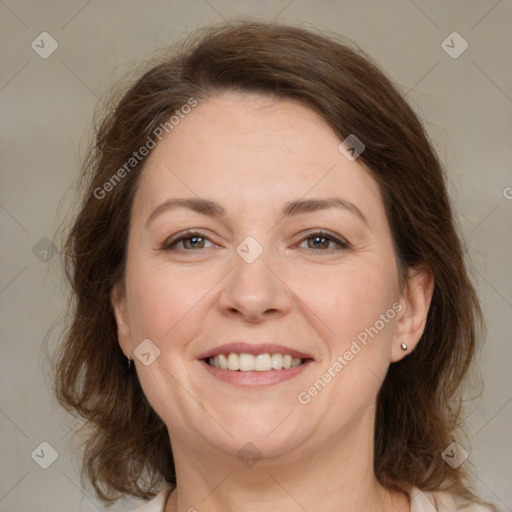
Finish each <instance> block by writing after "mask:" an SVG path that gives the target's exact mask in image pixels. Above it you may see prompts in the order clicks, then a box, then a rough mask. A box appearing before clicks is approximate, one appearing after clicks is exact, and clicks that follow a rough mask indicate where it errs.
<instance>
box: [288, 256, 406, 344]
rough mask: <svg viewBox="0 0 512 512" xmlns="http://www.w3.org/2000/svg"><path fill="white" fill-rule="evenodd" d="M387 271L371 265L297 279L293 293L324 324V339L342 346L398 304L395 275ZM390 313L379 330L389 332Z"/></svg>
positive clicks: (382, 267)
mask: <svg viewBox="0 0 512 512" xmlns="http://www.w3.org/2000/svg"><path fill="white" fill-rule="evenodd" d="M389 268H390V266H386V265H384V264H382V263H375V264H374V263H371V262H368V263H367V264H357V265H356V264H354V265H347V266H341V265H340V266H338V267H336V268H334V267H333V268H332V270H331V271H330V272H319V273H317V274H315V276H314V278H312V277H310V278H308V279H305V278H304V276H302V277H299V276H297V279H296V281H295V284H294V292H296V293H297V295H298V296H299V297H300V299H301V300H302V301H304V303H305V304H306V305H307V306H308V307H309V308H310V310H311V311H312V312H314V313H315V315H316V316H317V317H318V319H319V320H321V321H322V322H323V323H324V324H325V329H324V330H325V332H326V335H327V336H328V337H329V338H331V339H332V340H335V341H336V343H338V344H341V345H343V344H345V343H346V342H347V341H349V342H350V341H351V340H352V339H353V338H355V337H356V336H357V335H358V334H359V333H360V332H362V331H364V329H365V328H369V327H371V326H373V325H374V324H375V322H376V321H378V320H379V318H380V315H381V314H386V312H387V311H388V310H389V309H390V308H392V305H393V303H394V302H395V301H396V300H397V297H398V294H397V286H396V284H395V281H396V275H395V274H394V273H392V272H390V271H389ZM391 268H392V267H391ZM393 313H394V312H393V311H391V313H390V314H389V315H388V316H387V317H386V320H387V322H386V327H385V329H382V330H385V331H389V330H390V329H389V327H391V326H392V325H393V319H392V318H390V317H391V316H392V317H393V318H394V314H393ZM378 325H379V327H380V322H379V324H378Z"/></svg>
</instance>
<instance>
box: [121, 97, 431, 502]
mask: <svg viewBox="0 0 512 512" xmlns="http://www.w3.org/2000/svg"><path fill="white" fill-rule="evenodd" d="M340 142H341V141H340V139H339V138H338V136H337V135H336V134H335V133H334V132H333V131H332V130H331V129H330V127H329V126H328V125H327V124H326V123H325V122H324V121H323V120H322V119H321V118H320V117H319V116H318V115H317V114H316V113H314V112H313V111H311V110H310V109H308V108H306V107H305V106H302V105H300V104H299V103H296V102H294V101H291V100H284V101H283V100H275V99H271V98H270V97H267V96H260V95H256V94H248V93H243V94H242V93H233V92H229V93H223V94H221V95H217V96H214V97H213V98H211V99H210V100H209V101H207V102H204V103H201V104H199V105H198V106H197V107H196V108H194V109H193V110H192V112H191V113H190V114H188V115H187V117H186V118H185V119H183V120H181V121H180V123H179V124H178V125H177V126H176V127H175V128H174V129H173V131H172V132H170V134H169V135H168V136H167V137H166V138H164V139H163V140H162V141H161V142H160V143H159V145H158V146H157V147H156V148H155V149H154V151H153V152H152V154H151V156H150V158H149V160H148V162H147V165H146V168H145V169H144V171H143V173H142V176H141V181H140V184H139V188H138V190H137V193H136V195H135V199H134V203H133V208H132V213H131V219H130V231H129V242H128V258H127V269H126V281H125V283H124V286H116V287H115V288H114V289H113V291H112V295H111V299H112V304H113V306H114V311H115V316H116V321H117V326H118V339H119V343H120V346H121V349H122V350H123V352H124V354H125V355H126V356H127V357H130V358H134V350H135V348H136V347H137V346H138V345H139V344H140V343H141V341H142V340H144V339H147V338H149V339H150V340H151V341H152V342H153V343H154V344H155V345H156V346H158V348H159V350H160V356H159V357H158V358H157V359H156V360H155V361H154V362H153V363H152V364H151V365H149V366H145V365H143V364H142V363H141V361H140V360H139V359H138V358H137V357H135V358H134V361H135V364H136V369H137V373H138V376H139V379H140V382H141V385H142V388H143V390H144V393H145V395H146V396H147V398H148V400H149V402H150V403H151V405H152V407H153V408H154V409H155V411H156V412H157V413H158V415H159V416H160V417H161V418H162V420H163V421H164V422H165V424H166V426H167V428H168V431H169V437H170V442H171V445H172V450H173V454H174V459H175V464H176V469H177V479H178V482H179V484H178V487H177V490H176V491H175V492H173V493H172V494H171V496H170V497H169V499H168V501H167V504H166V508H165V510H166V512H171V511H173V512H175V511H179V512H184V511H188V510H194V509H196V510H198V511H199V510H200V511H201V512H203V511H204V512H206V511H218V510H223V511H226V512H230V511H238V510H240V509H241V507H242V508H243V510H244V511H246V512H252V511H258V512H264V511H275V510H279V511H284V512H287V511H290V512H291V511H298V510H303V509H306V510H308V511H322V512H331V511H332V512H334V511H336V512H340V511H341V512H348V511H350V512H358V511H361V512H362V511H365V512H366V511H368V510H384V511H398V510H400V511H401V512H406V511H408V510H409V506H410V505H409V499H408V496H407V495H406V494H405V493H401V492H390V491H388V490H386V489H385V488H384V487H382V486H381V485H380V484H378V482H377V481H376V479H375V475H374V473H373V437H374V419H375V410H376V409H375V407H376V395H377V393H378V391H379V389H380V387H381V384H382V382H383V379H384V377H385V375H386V371H387V369H388V367H389V365H390V364H392V363H393V362H396V361H398V360H400V359H401V358H403V357H405V356H406V355H407V354H408V353H410V352H411V351H412V350H413V349H414V347H415V346H416V344H417V342H418V341H419V339H420V337H421V334H422V332H423V329H424V326H425V321H426V316H427V312H428V308H429V305H430V300H431V296H432V290H433V280H432V277H431V275H430V273H429V272H428V271H426V270H422V271H420V270H419V269H415V270H414V271H413V270H412V269H411V271H410V278H409V282H408V286H402V287H401V286H400V284H399V279H398V272H397V265H396V259H395V254H394V251H393V246H392V238H391V232H390V228H389V225H388V221H387V218H386V214H385V211H384V206H383V202H382V199H381V197H380V193H379V189H378V186H377V184H376V182H375V180H374V179H373V178H372V177H371V175H370V174H369V172H368V171H367V170H366V169H365V168H364V167H363V166H362V165H361V164H360V163H359V162H358V160H357V159H356V160H355V161H350V160H348V159H347V158H346V157H345V156H344V155H343V154H342V153H341V152H340V151H339V150H338V146H339V144H340ZM333 196H338V197H341V198H343V199H345V200H347V201H350V202H351V203H353V204H354V205H356V206H357V207H358V208H359V210H360V211H361V212H362V213H363V215H364V216H365V218H366V220H367V223H366V222H364V221H363V220H361V219H360V218H359V217H358V216H357V215H355V214H354V213H352V212H350V211H348V210H343V209H337V208H330V209H326V210H318V211H312V212H308V213H303V214H301V215H297V216H290V217H282V216H281V213H280V212H281V208H282V207H283V205H284V204H285V203H286V202H288V201H291V200H295V199H312V198H324V197H333ZM178 197H196V198H197V197H200V198H206V199H210V200H213V201H216V202H218V203H220V204H221V205H222V206H223V207H224V208H225V210H226V216H225V218H223V219H222V220H220V219H216V218H212V217H209V216H207V215H204V214H200V213H197V212H193V211H191V210H188V209H185V208H178V209H174V210H168V211H165V212H164V213H161V214H160V215H158V216H156V217H155V218H154V219H153V220H152V221H151V222H150V224H149V225H148V226H145V223H146V221H147V219H148V217H149V216H150V214H151V212H152V211H153V210H154V209H155V208H156V207H157V206H158V205H159V204H161V203H162V202H164V201H166V200H167V199H170V198H178ZM188 229H197V230H199V231H201V232H202V233H203V239H199V240H197V239H196V240H195V241H194V240H191V239H188V241H185V242H181V243H178V244H177V245H176V246H175V247H174V248H175V251H173V252H172V251H171V252H169V251H167V252H166V251H164V250H162V249H161V247H162V246H163V245H164V244H165V242H166V241H167V240H169V239H170V238H171V236H173V235H175V234H180V233H183V232H184V231H185V230H188ZM319 229H323V230H328V231H329V232H331V233H332V234H334V235H335V236H338V237H339V238H341V239H342V240H346V241H347V242H348V243H349V244H350V246H349V248H341V247H338V246H337V245H336V243H335V242H328V241H326V240H324V239H321V240H320V241H317V242H316V243H314V240H315V237H314V236H312V235H314V234H315V233H317V232H318V230H319ZM247 236H252V237H253V238H254V239H255V240H256V241H257V242H258V243H259V244H260V246H261V247H262V248H263V253H262V254H261V255H260V256H259V257H258V258H257V259H256V260H255V261H254V262H252V263H247V262H246V261H244V259H242V258H241V257H240V256H239V255H238V253H237V252H236V250H235V249H236V248H237V246H238V245H239V244H240V242H242V240H244V239H245V238H246V237H247ZM308 237H309V238H308ZM191 242H193V243H191ZM184 244H186V245H184ZM393 304H400V305H401V311H400V312H399V313H397V314H396V316H395V317H394V318H393V319H392V320H390V321H389V322H388V323H386V324H385V327H384V328H383V329H381V330H380V331H379V333H378V335H376V336H375V337H374V338H373V339H369V342H368V344H367V345H366V346H364V348H363V349H362V350H361V351H360V352H359V353H357V355H355V356H354V357H353V359H352V360H351V361H350V362H349V363H348V364H347V365H346V366H345V367H344V368H343V370H342V371H340V372H338V373H336V377H335V378H333V379H332V380H331V381H330V382H329V383H328V384H327V385H326V386H325V388H324V389H323V390H322V391H321V392H319V393H318V394H317V396H315V397H313V398H311V401H310V402H309V403H308V404H306V405H304V404H301V403H299V401H298V399H297V397H298V394H299V393H300V392H302V391H307V390H308V388H310V387H311V386H312V385H313V384H314V382H315V381H317V380H318V379H319V378H321V376H322V374H324V372H325V371H326V370H327V369H328V368H329V367H330V366H332V364H333V362H334V361H336V358H337V357H338V356H339V355H342V354H344V353H345V352H346V351H347V350H348V349H349V348H350V344H351V342H352V340H354V339H356V337H357V335H358V334H359V333H361V332H362V331H364V329H365V328H367V327H370V326H373V325H374V324H375V322H376V320H378V319H379V315H381V314H383V313H385V312H386V311H387V310H389V309H390V308H391V307H392V305H393ZM235 340H248V341H250V342H253V343H256V342H260V341H266V342H274V343H280V344H282V345H285V346H291V347H294V348H296V349H298V350H301V351H303V352H306V353H308V354H311V355H312V356H313V358H314V362H313V363H312V364H310V365H309V367H308V368H306V369H305V370H304V371H303V372H302V373H300V374H299V375H298V376H296V377H294V378H293V379H290V380H288V381H285V382H282V383H279V384H276V385H273V386H269V387H266V388H259V389H256V388H252V389H249V388H241V387H235V386H233V385H231V384H227V383H224V382H221V381H219V380H217V379H215V378H214V377H212V376H211V375H210V374H209V373H208V372H207V371H205V370H204V368H203V367H202V366H201V363H200V362H199V361H198V359H197V357H198V356H199V355H200V354H201V353H202V352H205V351H206V350H208V349H210V348H213V347H216V346H219V345H222V344H224V343H227V342H231V341H235ZM402 342H404V343H406V344H407V345H408V347H409V348H408V351H407V352H404V351H403V350H401V349H400V344H401V343H402ZM248 442H250V443H252V444H253V445H254V446H256V447H257V449H258V450H259V453H260V454H261V458H260V459H259V460H258V461H257V462H256V464H255V465H253V466H252V467H247V466H246V465H244V464H243V463H242V462H241V461H240V459H239V458H238V457H237V453H238V452H239V450H240V449H241V448H242V447H243V446H244V445H246V443H248ZM301 507H303V508H301Z"/></svg>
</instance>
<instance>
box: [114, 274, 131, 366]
mask: <svg viewBox="0 0 512 512" xmlns="http://www.w3.org/2000/svg"><path fill="white" fill-rule="evenodd" d="M110 303H111V304H112V309H113V310H114V316H115V319H116V324H117V341H118V343H119V346H120V347H121V350H122V351H123V353H124V355H125V356H126V357H129V358H130V359H133V357H132V351H133V350H132V342H131V336H130V324H129V322H128V310H127V305H126V291H125V288H124V286H123V285H122V284H121V283H119V282H118V283H116V284H115V285H114V286H113V287H112V290H111V291H110Z"/></svg>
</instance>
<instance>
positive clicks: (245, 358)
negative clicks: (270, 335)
mask: <svg viewBox="0 0 512 512" xmlns="http://www.w3.org/2000/svg"><path fill="white" fill-rule="evenodd" d="M312 360H313V359H312V358H309V357H308V358H302V357H293V356H292V355H291V354H282V353H273V354H270V353H264V354H256V355H254V354H248V353H244V352H242V353H236V352H227V353H224V354H218V355H216V356H213V357H206V358H204V359H203V361H205V362H206V363H207V364H209V365H210V366H211V367H212V368H218V369H220V370H226V371H230V372H254V371H255V372H273V371H280V370H288V369H290V368H297V367H298V366H302V365H303V364H305V363H307V362H308V361H312Z"/></svg>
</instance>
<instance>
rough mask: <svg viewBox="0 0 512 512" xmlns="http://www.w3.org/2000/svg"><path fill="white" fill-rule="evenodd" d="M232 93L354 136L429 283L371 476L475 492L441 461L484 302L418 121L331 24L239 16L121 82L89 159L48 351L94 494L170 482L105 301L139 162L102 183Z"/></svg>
mask: <svg viewBox="0 0 512 512" xmlns="http://www.w3.org/2000/svg"><path fill="white" fill-rule="evenodd" d="M230 90H234V91H247V92H256V93H262V94H266V95H273V96H275V97H278V98H287V99H293V100H296V101H299V102H301V103H302V104H305V105H307V106H309V107H310V108H311V109H313V110H314V111H315V112H317V113H318V114H319V115H320V116H321V117H322V118H323V119H324V120H326V121H327V123H328V124H329V125H330V126H331V127H332V129H333V130H334V131H335V132H336V133H337V134H338V135H339V137H340V139H341V140H343V139H344V138H346V137H347V136H348V135H349V134H355V135H356V136H357V137H358V138H359V139H360V140H361V141H363V143H364V144H365V146H366V149H365V151H364V152H363V153H362V154H361V155H360V156H359V161H360V162H361V163H363V164H364V165H365V166H366V167H367V168H368V169H369V170H370V172H371V174H372V176H373V177H374V179H375V180H376V181H377V183H378V185H379V187H380V191H381V194H382V198H383V201H384V205H385V208H386V212H387V216H388V220H389V224H390V227H391V231H392V236H393V241H394V245H395V251H396V256H397V260H398V262H399V270H400V275H401V276H402V277H403V276H404V275H406V271H407V269H408V268H410V267H414V266H418V265H425V266H426V267H428V268H429V269H430V270H431V272H432V274H433V277H434V280H435V288H434V292H433V298H432V302H431V306H430V310H429V313H428V318H427V323H426V328H425V331H424V334H423V336H422V338H421V340H420V342H419V344H418V345H417V347H416V349H415V350H414V351H413V352H412V353H411V354H410V355H409V356H408V357H406V358H404V359H403V360H401V361H400V362H397V363H394V364H392V365H391V366H390V368H389V371H388V374H387V376H386V378H385V381H384V383H383V385H382V387H381V389H380V392H379V395H378V404H377V414H376V424H375V426H376V428H375V451H374V470H375V474H376V477H377V479H378V480H379V482H380V483H381V484H382V485H384V486H385V487H387V488H390V489H391V488H392V489H402V490H405V489H408V488H409V486H410V485H415V486H417V487H418V488H420V489H422V490H449V491H451V492H453V493H455V494H456V495H459V496H461V497H463V498H465V499H467V500H469V501H476V502H480V503H485V502H483V501H481V500H479V498H478V497H477V496H475V495H474V494H473V492H472V491H471V490H470V489H471V487H470V483H469V479H468V474H467V464H464V465H461V466H459V467H458V468H456V469H454V468H452V467H451V466H449V465H448V464H447V463H446V462H445V461H444V460H443V458H442V457H441V453H442V452H443V451H444V450H445V449H446V448H447V446H448V445H449V444H450V443H451V442H452V441H453V440H454V431H455V430H456V429H458V428H460V427H461V402H462V401H461V398H462V391H463V387H462V385H461V384H462V383H463V382H465V377H466V376H467V373H468V369H469V368H470V364H471V363H472V361H473V360H474V357H475V351H476V345H475V343H476V339H477V335H478V332H479V331H478V327H479V325H481V312H480V308H479V304H478V300H477V297H476V295H475V291H474V289H473V287H472V285H471V282H470V280H469V278H468V274H467V270H466V267H465V262H464V257H463V252H462V243H461V241H460V239H459V237H458V235H457V232H456V230H455V226H454V219H453V215H452V211H451V206H450V202H449V198H448V194H447V191H446V186H445V178H444V171H443V168H442V165H441V163H440V161H439V159H438V157H437V156H436V154H435V151H434V149H433V147H432V145H431V143H430V142H429V140H428V137H427V135H426V133H425V131H424V128H423V126H422V124H421V122H420V121H419V119H418V117H417V116H416V115H415V113H414V112H413V110H412V109H411V107H410V106H409V105H408V104H407V102H406V101H405V100H404V99H403V97H402V96H401V94H400V93H399V92H398V91H397V89H396V88H395V86H393V85H392V83H391V82H390V81H389V79H388V78H386V77H385V76H384V74H383V73H382V72H381V71H380V70H379V69H378V67H377V66H376V65H375V64H373V63H372V61H371V59H370V58H369V57H368V56H366V55H365V54H364V53H363V52H361V51H360V50H355V49H351V48H350V47H349V46H348V45H346V44H344V43H342V42H340V41H339V40H337V38H336V37H335V36H334V35H333V36H331V37H326V36H323V35H320V34H317V33H315V32H314V31H312V30H305V29H303V28H298V27H292V26H287V25H282V24H278V23H269V24H263V23H256V22H245V21H241V22H236V23H231V24H223V25H221V26H220V27H218V26H217V27H210V28H208V29H206V30H203V31H201V32H199V33H196V34H194V36H193V38H192V40H191V41H190V40H189V41H186V42H185V43H184V45H183V46H181V47H179V48H178V50H176V51H175V52H173V53H172V55H170V56H169V55H166V56H165V58H164V59H162V60H161V61H159V62H158V63H157V64H155V63H152V67H151V68H150V69H149V70H147V71H146V72H145V73H144V74H143V76H142V77H141V78H140V79H138V80H137V81H136V82H135V83H132V84H130V86H129V87H128V89H127V90H126V91H123V93H122V95H121V97H120V99H119V100H117V98H118V97H119V95H120V93H117V95H116V96H114V104H113V105H114V106H113V109H112V111H111V112H110V113H108V114H107V115H106V116H105V117H104V119H103V121H102V123H101V125H100V126H99V128H98V129H97V134H96V141H95V144H94V146H93V148H92V150H91V152H90V154H89V157H88V158H87V159H86V161H85V163H84V168H83V173H82V181H81V186H83V187H84V191H85V194H84V196H83V201H82V204H81V205H80V211H79V213H78V215H77V216H76V218H75V219H74V224H73V225H72V227H71V229H70V231H69V233H68V235H67V239H66V242H65V246H64V251H63V255H64V259H63V262H64V267H65V271H66V276H67V278H68V280H69V282H70V283H71V286H72V290H73V297H74V300H73V302H72V304H71V309H70V312H69V319H70V324H69V326H68V328H67V330H66V332H65V335H64V336H63V339H62V344H61V347H60V349H59V351H58V352H57V354H58V360H57V361H56V363H55V393H56V396H57V398H58V400H59V403H60V404H61V405H62V406H64V407H65V408H66V409H67V410H68V411H70V412H72V413H75V414H78V415H79V416H81V417H82V418H83V419H85V420H86V425H87V426H88V427H89V429H90V430H89V434H88V436H87V438H86V440H85V452H84V458H83V466H84V471H85V473H86V474H87V476H88V478H89V479H90V481H91V482H92V484H93V486H94V488H95V490H96V492H97V494H98V496H99V497H100V498H101V499H102V500H103V501H104V502H105V503H112V502H113V501H115V500H117V499H118V498H119V497H120V496H121V495H134V496H139V497H141V498H144V499H147V498H150V497H153V496H154V495H155V488H157V487H158V486H160V485H161V484H163V483H164V482H167V483H175V482H176V478H175V469H174V463H173V455H172V451H171V447H170V443H169V436H168V432H167V429H166V426H165V424H164V423H163V421H162V420H161V419H160V418H159V416H157V414H156V413H155V412H154V411H153V409H152V408H151V406H150V405H149V403H148V401H147V400H146V397H145V396H144V393H143V391H142V389H141V386H140V384H139V381H138V378H137V373H136V372H135V370H134V369H133V367H132V368H131V369H129V368H128V367H127V364H126V358H125V357H124V355H123V353H122V351H121V349H120V347H119V345H118V341H117V331H116V322H115V318H114V315H113V310H112V306H111V303H110V298H109V294H110V292H111V290H112V287H113V285H114V284H115V283H118V282H120V283H122V282H123V281H124V269H125V262H126V247H127V236H128V230H129V219H130V210H131V204H132V200H133V197H134V194H135V192H136V189H137V182H138V178H139V176H140V173H141V172H142V170H143V168H144V163H145V161H146V158H147V157H146V158H143V159H141V160H140V162H139V161H138V162H135V164H134V165H133V168H130V169H128V171H127V172H125V173H122V174H123V179H120V180H118V181H116V182H115V184H114V185H115V186H112V187H108V193H105V194H103V193H102V194H101V195H102V197H101V198H98V196H99V194H98V192H97V191H98V190H99V189H102V188H103V190H106V189H105V188H104V184H105V183H107V182H109V180H112V177H113V175H114V174H116V172H118V170H119V169H121V168H123V166H126V162H127V161H129V159H130V158H131V157H132V154H133V152H134V150H137V149H138V148H140V147H142V146H143V145H144V144H145V143H146V142H147V140H148V138H151V137H153V134H154V132H155V129H156V128H157V127H158V126H160V125H163V124H164V123H166V122H169V119H170V118H171V116H172V115H174V114H175V112H176V110H179V109H180V108H181V107H182V106H183V105H186V104H187V103H188V102H190V99H191V98H194V99H195V100H197V101H198V102H201V101H204V100H206V99H207V98H208V97H211V96H212V95H213V94H215V93H217V92H221V91H230ZM126 169H127V168H126V167H125V170H126ZM118 176H119V175H118ZM110 182H111V183H112V181H110ZM487 505H490V504H487ZM490 506H491V508H493V510H494V507H493V505H490Z"/></svg>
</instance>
